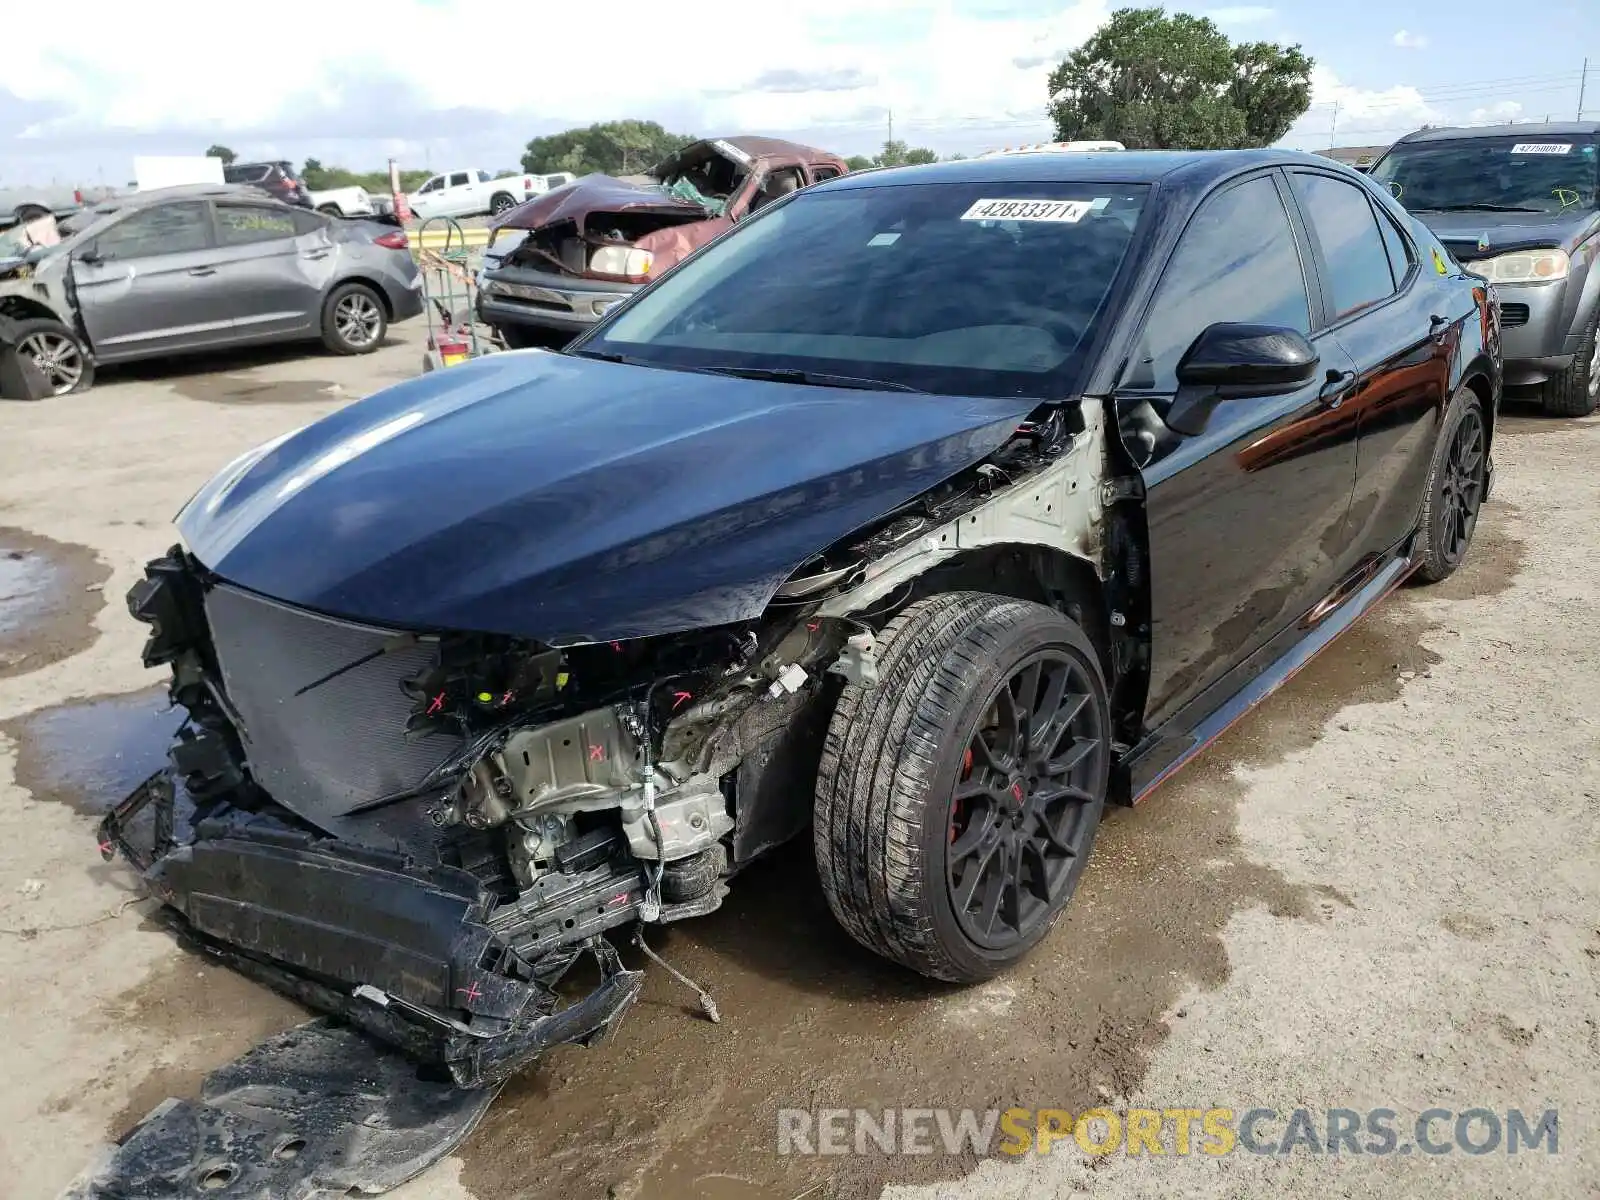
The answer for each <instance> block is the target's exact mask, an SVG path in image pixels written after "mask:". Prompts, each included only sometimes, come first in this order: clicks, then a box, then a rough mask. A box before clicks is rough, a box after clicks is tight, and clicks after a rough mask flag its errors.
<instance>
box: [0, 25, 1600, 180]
mask: <svg viewBox="0 0 1600 1200" xmlns="http://www.w3.org/2000/svg"><path fill="white" fill-rule="evenodd" d="M1127 2H1129V0H1115V2H1113V0H1077V2H1076V3H1063V2H1062V0H792V3H790V4H787V5H779V4H772V5H771V6H770V7H769V8H765V9H764V8H763V6H760V5H742V6H740V5H735V6H733V7H727V6H716V5H712V6H710V7H702V8H700V9H696V10H693V11H694V14H695V15H694V16H693V18H692V25H693V28H692V31H685V32H681V33H680V32H677V31H674V30H673V29H672V28H671V26H670V24H669V23H668V21H667V19H666V16H665V14H667V13H670V12H672V11H674V8H673V6H671V5H664V4H661V3H660V2H659V0H610V2H609V3H607V4H605V5H603V6H601V7H600V8H598V9H595V10H593V11H592V12H589V11H587V10H585V8H584V7H583V6H581V5H570V4H555V3H552V2H551V0H540V2H539V3H537V4H535V5H528V6H527V7H521V6H519V5H517V4H516V3H505V2H503V0H495V2H491V0H385V2H384V3H382V4H378V5H336V4H328V3H327V2H326V0H272V2H271V3H269V4H266V5H261V6H249V7H247V8H244V9H234V10H231V11H230V10H228V9H226V8H225V7H224V6H221V5H219V4H216V3H214V2H210V0H208V2H205V3H202V2H201V0H160V2H159V3H155V4H150V3H146V4H127V3H111V2H110V0H83V2H80V3H79V4H76V5H73V6H72V7H71V8H70V10H69V11H70V13H71V19H63V20H52V19H42V20H39V21H36V22H28V23H27V31H26V38H25V39H23V40H20V41H17V42H15V43H13V44H10V45H8V46H7V49H6V53H5V54H4V56H0V186H6V185H16V184H22V183H47V182H51V181H55V182H62V183H66V182H71V183H89V184H92V183H97V182H103V183H120V182H124V181H125V180H127V179H129V178H131V177H132V176H131V172H132V160H133V156H134V155H135V154H183V153H201V152H203V151H204V150H205V148H206V147H207V146H209V145H210V144H211V143H212V142H217V141H220V142H223V143H225V144H226V145H228V146H231V147H232V148H233V149H234V150H236V151H237V152H239V153H240V154H241V155H242V156H244V157H247V158H291V159H294V160H295V161H300V160H303V159H304V158H306V157H308V156H310V157H315V158H319V159H321V160H322V161H323V162H325V163H338V164H342V165H346V166H350V167H356V168H374V167H379V166H381V165H382V164H383V163H384V161H385V160H386V159H387V158H388V157H389V156H391V155H393V156H395V157H398V158H399V159H400V160H401V162H402V164H403V165H405V166H407V167H412V166H418V167H420V166H432V167H434V168H436V169H442V168H445V167H450V166H468V165H470V166H474V167H479V166H481V167H484V168H487V169H490V170H498V169H501V168H514V167H515V166H516V164H517V161H518V158H519V156H520V153H521V149H522V146H523V144H524V143H525V142H526V141H527V140H528V138H529V137H532V136H535V135H537V134H540V133H547V132H552V131H555V130H558V129H563V128H566V127H569V126H571V125H577V124H588V123H589V122H591V121H597V120H608V119H613V118H618V117H648V118H653V119H655V120H657V121H660V122H661V123H662V124H663V125H666V126H667V127H668V128H671V129H674V130H681V131H683V132H687V133H698V134H705V135H709V134H725V133H736V132H767V133H780V132H781V133H785V134H788V135H790V136H794V137H797V138H799V139H801V140H804V141H808V142H812V143H815V144H818V145H821V146H825V147H828V148H830V149H833V150H836V151H838V152H840V153H844V154H853V153H858V152H871V151H872V150H874V149H875V148H876V147H877V145H878V144H880V143H881V142H882V141H883V139H884V136H885V132H886V129H887V127H888V122H889V116H890V113H892V114H893V120H894V130H895V134H896V136H897V137H901V138H904V139H905V140H907V141H909V142H911V143H912V144H914V145H916V144H920V145H927V146H931V147H933V148H934V149H936V150H938V151H940V152H941V153H952V152H956V151H962V152H967V153H971V152H975V151H981V150H985V149H990V148H994V147H997V146H1004V145H1008V144H1016V143H1020V142H1026V141H1038V140H1044V139H1046V138H1048V137H1049V135H1050V128H1049V125H1048V123H1047V122H1046V121H1045V119H1044V116H1043V111H1044V103H1045V91H1046V88H1045V79H1046V76H1047V75H1048V74H1049V70H1050V66H1051V65H1052V64H1053V63H1054V62H1056V61H1058V60H1059V58H1060V57H1061V56H1062V55H1063V54H1064V53H1065V52H1067V51H1069V50H1071V49H1072V48H1073V47H1074V46H1076V45H1077V44H1078V43H1080V42H1082V41H1083V40H1084V39H1085V38H1086V37H1088V36H1089V35H1090V34H1091V33H1092V32H1093V31H1094V29H1095V28H1096V26H1097V25H1099V24H1100V22H1102V21H1103V20H1104V19H1105V18H1106V17H1107V15H1108V14H1109V13H1110V11H1111V10H1112V8H1113V7H1116V5H1117V3H1127ZM1170 7H1172V6H1171V5H1169V8H1170ZM676 11H680V12H684V13H688V12H689V11H690V10H687V9H682V8H679V9H677V10H676ZM1189 11H1194V12H1201V13H1205V14H1206V15H1209V16H1210V17H1212V19H1214V20H1215V21H1217V22H1218V23H1219V24H1220V25H1221V26H1222V27H1223V28H1224V29H1225V30H1226V31H1227V32H1228V33H1229V34H1230V35H1231V36H1232V37H1234V38H1235V39H1239V38H1249V39H1252V40H1253V39H1258V38H1261V39H1270V40H1273V41H1279V42H1299V43H1300V44H1301V45H1302V46H1303V47H1304V48H1305V50H1306V52H1307V53H1309V54H1310V55H1311V56H1312V57H1314V58H1315V59H1316V60H1317V69H1316V76H1315V85H1316V88H1315V96H1314V100H1315V103H1314V104H1313V106H1312V108H1311V110H1310V111H1309V112H1308V113H1307V114H1306V115H1305V117H1304V118H1303V119H1302V120H1301V121H1300V122H1298V123H1297V125H1296V126H1295V129H1294V130H1293V131H1292V132H1291V134H1290V136H1289V138H1288V139H1287V141H1288V144H1290V145H1294V146H1298V147H1302V148H1307V149H1318V148H1322V147H1325V146H1327V145H1328V144H1329V141H1330V137H1332V139H1333V140H1334V141H1336V142H1337V143H1338V144H1340V145H1349V144H1362V143H1369V142H1383V141H1385V140H1387V139H1390V138H1392V137H1394V136H1397V135H1398V134H1400V133H1404V132H1406V131H1407V130H1409V129H1414V128H1416V127H1417V126H1418V125H1420V124H1423V123H1426V122H1435V123H1437V122H1442V121H1457V122H1482V121H1486V120H1495V119H1505V118H1508V117H1516V118H1519V119H1522V118H1528V119H1542V118H1543V117H1545V116H1546V115H1547V114H1549V115H1553V116H1556V117H1558V118H1571V117H1572V116H1573V115H1574V114H1575V112H1576V110H1577V106H1578V82H1579V78H1580V65H1581V63H1582V60H1583V56H1584V54H1585V53H1587V54H1589V55H1590V56H1591V59H1592V62H1591V66H1590V76H1589V93H1588V99H1587V100H1586V101H1585V108H1586V109H1587V110H1590V111H1589V112H1588V113H1587V115H1589V116H1592V117H1600V3H1597V0H1522V2H1521V3H1519V4H1517V5H1514V6H1512V7H1511V8H1508V7H1507V6H1506V5H1505V4H1504V3H1503V0H1496V2H1494V3H1491V0H1454V2H1453V3H1451V4H1449V5H1447V6H1441V5H1438V4H1435V3H1426V4H1425V3H1421V2H1413V0H1401V2H1399V3H1396V2H1393V0H1389V2H1387V3H1380V2H1379V0H1342V2H1339V3H1328V2H1327V0H1277V3H1274V4H1263V5H1254V4H1249V5H1246V4H1229V5H1223V4H1216V5H1213V6H1211V7H1209V8H1208V7H1206V6H1204V5H1198V4H1197V5H1196V6H1194V7H1192V8H1190V10H1189ZM1513 11H1514V12H1515V14H1516V16H1517V19H1516V20H1515V21H1512V20H1510V19H1509V14H1510V13H1512V12H1513ZM718 12H721V13H723V14H725V16H726V18H727V19H726V20H725V21H723V22H721V23H719V22H718V21H717V20H716V19H715V16H714V14H716V13H718ZM547 14H548V15H547ZM557 14H565V18H564V20H565V23H563V18H562V17H558V16H557Z"/></svg>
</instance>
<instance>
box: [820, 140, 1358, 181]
mask: <svg viewBox="0 0 1600 1200" xmlns="http://www.w3.org/2000/svg"><path fill="white" fill-rule="evenodd" d="M1292 165H1304V166H1315V167H1323V168H1327V167H1330V166H1336V165H1337V164H1335V163H1334V162H1333V161H1332V160H1330V159H1327V158H1324V157H1322V156H1320V155H1316V154H1302V153H1300V152H1299V151H1294V150H1272V149H1265V150H1106V151H1097V150H1063V151H1059V152H1056V153H1044V152H1042V153H1034V154H998V155H993V156H985V157H983V158H969V159H957V160H956V161H954V162H942V163H930V164H928V165H926V166H917V167H889V168H885V169H881V170H875V171H860V172H855V173H853V174H850V175H846V176H845V177H844V178H842V179H835V180H830V181H828V182H827V183H825V184H822V185H820V186H821V187H823V188H827V189H829V190H830V191H831V190H839V189H848V188H852V187H882V186H884V185H892V184H903V183H995V184H1001V183H1052V182H1061V183H1102V182H1104V183H1156V182H1158V181H1161V180H1167V179H1169V178H1172V177H1181V179H1182V182H1183V183H1184V184H1185V185H1186V186H1193V187H1204V186H1206V185H1207V184H1210V183H1212V182H1215V181H1217V180H1220V179H1223V178H1226V177H1227V176H1229V175H1233V174H1237V173H1238V172H1240V171H1245V170H1249V169H1251V168H1253V167H1267V166H1292Z"/></svg>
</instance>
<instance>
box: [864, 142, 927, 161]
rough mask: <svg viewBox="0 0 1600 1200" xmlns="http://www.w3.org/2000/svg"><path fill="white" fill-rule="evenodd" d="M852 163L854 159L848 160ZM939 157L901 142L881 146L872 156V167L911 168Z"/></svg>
mask: <svg viewBox="0 0 1600 1200" xmlns="http://www.w3.org/2000/svg"><path fill="white" fill-rule="evenodd" d="M850 161H851V162H854V159H852V160H850ZM938 161H939V156H938V155H937V154H935V153H934V152H933V151H932V150H929V149H928V148H927V147H926V146H907V145H906V144H905V143H904V142H901V141H890V142H885V143H884V144H883V149H882V150H881V151H879V152H878V153H877V154H876V155H874V156H873V158H872V160H871V164H870V165H872V166H874V167H911V166H917V165H918V164H920V163H931V162H938Z"/></svg>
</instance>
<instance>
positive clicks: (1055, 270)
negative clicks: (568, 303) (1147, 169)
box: [575, 183, 1148, 397]
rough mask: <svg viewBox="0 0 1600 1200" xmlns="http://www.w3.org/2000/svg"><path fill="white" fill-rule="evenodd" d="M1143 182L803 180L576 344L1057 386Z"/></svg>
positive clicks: (702, 364)
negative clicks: (816, 187) (815, 183)
mask: <svg viewBox="0 0 1600 1200" xmlns="http://www.w3.org/2000/svg"><path fill="white" fill-rule="evenodd" d="M1147 192H1148V189H1147V188H1146V187H1144V186H1142V185H1130V184H1104V183H1102V184H1085V183H981V184H902V185H893V186H880V187H865V188H854V189H847V190H844V191H836V192H802V193H801V194H799V195H797V196H795V197H794V198H793V199H791V200H790V201H789V202H788V203H786V204H783V205H778V206H774V207H773V208H772V209H771V210H769V211H768V212H767V213H766V214H763V215H761V216H758V217H755V218H753V219H751V221H750V222H749V223H748V224H741V225H740V226H739V227H738V228H737V229H736V230H735V231H733V232H732V233H729V234H727V235H725V236H724V237H721V238H719V239H717V240H716V241H715V242H712V243H711V245H710V246H709V247H708V248H707V249H706V250H705V251H704V252H703V253H701V254H699V255H698V256H696V257H695V258H694V259H693V260H692V261H689V262H686V263H684V264H683V265H682V266H680V267H679V268H678V269H676V270H675V271H673V273H672V274H671V275H670V276H669V277H668V278H666V279H663V280H662V281H661V282H660V283H659V284H657V285H656V286H654V287H652V288H650V289H649V290H648V291H647V292H646V293H645V294H643V295H642V296H640V297H639V299H638V300H637V301H636V302H634V303H633V304H632V305H630V306H629V308H628V309H626V310H625V311H622V312H620V313H618V315H617V316H616V317H615V318H613V319H612V320H611V321H609V322H607V323H605V324H603V325H601V326H600V327H599V328H598V329H597V330H596V332H595V334H594V335H593V336H591V337H590V338H589V339H587V340H586V341H585V342H584V343H583V344H581V345H580V346H578V347H576V348H575V350H576V352H577V353H580V354H582V353H608V354H618V355H621V356H623V357H624V359H626V360H627V361H631V362H638V363H643V364H647V365H655V366H665V367H676V368H679V369H690V370H716V369H719V368H760V369H773V368H777V369H794V370H800V371H811V372H818V373H829V374H843V375H850V376H854V377H857V378H865V379H871V380H879V381H884V382H887V383H890V384H899V385H904V386H908V387H913V388H917V389H920V390H923V391H929V392H940V393H946V394H954V395H977V396H1040V397H1046V396H1062V395H1066V394H1069V393H1070V391H1071V389H1072V386H1073V384H1074V382H1075V381H1076V379H1077V377H1078V375H1079V373H1080V372H1081V371H1082V369H1083V367H1084V365H1085V359H1086V357H1087V355H1088V351H1089V347H1090V345H1091V343H1092V341H1093V337H1094V333H1095V331H1096V330H1097V328H1098V322H1099V320H1100V318H1101V310H1102V308H1103V307H1104V304H1105V299H1106V296H1107V295H1108V293H1109V292H1110V290H1111V287H1112V283H1113V282H1114V280H1115V279H1116V278H1117V275H1118V273H1119V272H1120V271H1121V270H1122V265H1123V260H1124V256H1125V252H1126V250H1127V248H1128V245H1129V243H1130V241H1131V240H1132V237H1133V232H1134V227H1135V226H1136V224H1137V222H1138V220H1139V217H1140V214H1141V212H1142V211H1143V208H1144V204H1145V199H1146V195H1147Z"/></svg>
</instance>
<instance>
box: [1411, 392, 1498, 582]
mask: <svg viewBox="0 0 1600 1200" xmlns="http://www.w3.org/2000/svg"><path fill="white" fill-rule="evenodd" d="M1488 480H1489V426H1488V423H1487V422H1486V421H1485V419H1484V408H1483V401H1482V400H1481V399H1480V398H1479V397H1478V394H1477V393H1476V392H1474V391H1473V390H1472V389H1471V388H1470V387H1467V386H1466V385H1465V384H1463V385H1462V386H1461V387H1460V388H1459V389H1458V390H1457V391H1456V394H1455V395H1454V396H1452V397H1451V399H1450V407H1449V408H1448V409H1446V410H1445V415H1444V424H1443V427H1442V428H1441V429H1440V431H1439V441H1438V444H1437V445H1436V446H1435V447H1434V452H1433V465H1432V466H1431V467H1430V468H1429V470H1428V485H1427V490H1426V491H1425V492H1424V493H1423V497H1422V520H1421V522H1420V523H1419V524H1418V526H1417V559H1418V564H1419V565H1418V567H1417V578H1418V581H1419V582H1421V583H1439V582H1440V581H1441V580H1445V579H1448V578H1450V576H1452V575H1454V574H1455V573H1456V569H1457V568H1458V567H1460V566H1461V564H1462V562H1463V561H1464V560H1465V559H1466V557H1467V548H1468V547H1469V546H1471V544H1472V535H1473V532H1474V531H1475V530H1476V529H1477V527H1478V510H1479V508H1480V507H1481V505H1482V504H1483V495H1484V492H1485V491H1486V490H1487V487H1488Z"/></svg>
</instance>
